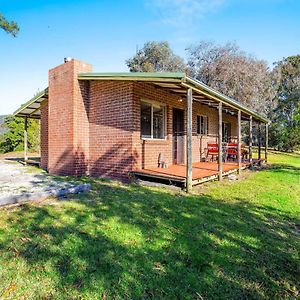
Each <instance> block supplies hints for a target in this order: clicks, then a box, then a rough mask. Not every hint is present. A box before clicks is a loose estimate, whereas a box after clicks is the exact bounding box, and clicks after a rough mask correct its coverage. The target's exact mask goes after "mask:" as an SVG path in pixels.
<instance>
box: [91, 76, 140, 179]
mask: <svg viewBox="0 0 300 300" xmlns="http://www.w3.org/2000/svg"><path fill="white" fill-rule="evenodd" d="M132 99H133V83H132V82H128V81H127V82H120V81H119V82H117V81H93V82H91V84H90V110H89V122H90V144H89V145H90V174H91V175H94V176H97V175H101V176H106V177H118V178H124V179H125V178H128V172H129V171H131V170H132V165H133V163H134V161H135V160H136V154H135V153H133V152H132V130H133V123H134V121H135V120H134V119H133V112H134V109H133V105H132V102H133V100H132Z"/></svg>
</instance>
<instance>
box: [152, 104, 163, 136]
mask: <svg viewBox="0 0 300 300" xmlns="http://www.w3.org/2000/svg"><path fill="white" fill-rule="evenodd" d="M153 138H154V139H163V138H164V108H163V107H159V106H153Z"/></svg>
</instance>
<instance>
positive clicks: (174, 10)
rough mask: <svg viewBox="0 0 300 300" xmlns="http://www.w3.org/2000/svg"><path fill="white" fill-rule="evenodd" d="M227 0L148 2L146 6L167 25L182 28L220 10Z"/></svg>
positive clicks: (153, 0)
mask: <svg viewBox="0 0 300 300" xmlns="http://www.w3.org/2000/svg"><path fill="white" fill-rule="evenodd" d="M224 2H225V0H146V5H147V7H149V8H150V9H151V10H152V11H153V12H154V13H155V14H156V15H157V17H158V19H159V21H160V22H162V23H163V24H165V25H171V26H175V27H182V26H184V27H185V25H191V24H192V23H193V22H194V21H196V20H199V19H201V18H203V17H205V16H206V15H207V14H209V13H213V12H215V11H217V10H218V8H220V7H221V6H222V5H223V4H224Z"/></svg>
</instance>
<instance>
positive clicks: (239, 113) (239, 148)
mask: <svg viewBox="0 0 300 300" xmlns="http://www.w3.org/2000/svg"><path fill="white" fill-rule="evenodd" d="M241 119H242V116H241V111H240V110H238V132H237V144H238V149H237V150H238V151H237V152H238V153H237V157H238V174H240V173H241V156H242V152H241V135H242V129H241V127H242V120H241Z"/></svg>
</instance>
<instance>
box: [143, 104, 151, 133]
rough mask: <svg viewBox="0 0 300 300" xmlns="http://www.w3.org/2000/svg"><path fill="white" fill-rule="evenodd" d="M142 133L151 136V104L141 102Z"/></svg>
mask: <svg viewBox="0 0 300 300" xmlns="http://www.w3.org/2000/svg"><path fill="white" fill-rule="evenodd" d="M141 135H142V137H144V138H151V104H149V103H145V102H142V103H141Z"/></svg>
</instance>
